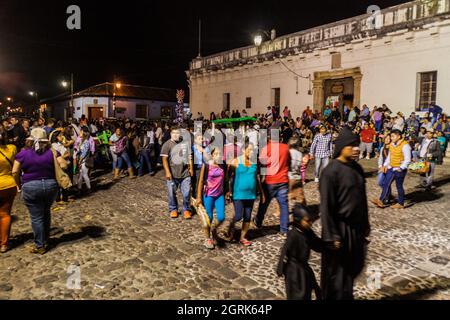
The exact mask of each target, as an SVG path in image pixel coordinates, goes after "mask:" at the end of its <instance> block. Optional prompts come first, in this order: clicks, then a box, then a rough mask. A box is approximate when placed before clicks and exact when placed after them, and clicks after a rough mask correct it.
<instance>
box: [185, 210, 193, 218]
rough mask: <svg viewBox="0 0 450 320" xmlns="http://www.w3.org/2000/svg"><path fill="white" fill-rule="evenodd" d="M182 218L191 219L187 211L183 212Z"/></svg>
mask: <svg viewBox="0 0 450 320" xmlns="http://www.w3.org/2000/svg"><path fill="white" fill-rule="evenodd" d="M183 216H184V218H185V219H192V213H190V212H189V211H185V212H184V213H183Z"/></svg>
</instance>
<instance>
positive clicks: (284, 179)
mask: <svg viewBox="0 0 450 320" xmlns="http://www.w3.org/2000/svg"><path fill="white" fill-rule="evenodd" d="M268 139H269V141H268V143H267V146H265V147H264V148H263V149H262V150H261V153H260V156H259V160H260V162H261V166H262V167H264V169H265V170H264V171H263V172H262V175H264V176H265V180H264V183H263V184H262V189H263V192H264V195H265V197H261V198H260V202H259V207H258V213H257V214H256V217H255V218H254V220H253V223H254V224H255V226H256V227H257V228H261V227H262V224H263V220H264V217H265V215H266V212H267V209H268V207H269V204H270V201H271V200H272V199H273V198H276V199H277V201H278V205H279V206H280V233H281V234H282V235H283V236H284V237H286V235H287V232H288V231H289V230H288V226H289V203H288V193H289V177H288V172H289V165H290V163H291V155H290V152H289V146H288V145H287V144H285V143H280V142H279V138H278V137H272V136H270V135H269V136H268Z"/></svg>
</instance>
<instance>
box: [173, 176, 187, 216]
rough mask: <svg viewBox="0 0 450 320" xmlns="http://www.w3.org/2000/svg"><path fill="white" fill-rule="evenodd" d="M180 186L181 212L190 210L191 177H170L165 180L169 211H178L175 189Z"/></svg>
mask: <svg viewBox="0 0 450 320" xmlns="http://www.w3.org/2000/svg"><path fill="white" fill-rule="evenodd" d="M178 187H180V190H181V194H182V195H183V212H184V211H191V210H190V207H191V206H190V200H191V199H190V195H191V177H187V178H184V179H172V180H170V181H167V189H168V195H169V211H170V212H172V211H178V201H177V189H178Z"/></svg>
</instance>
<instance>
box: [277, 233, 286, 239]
mask: <svg viewBox="0 0 450 320" xmlns="http://www.w3.org/2000/svg"><path fill="white" fill-rule="evenodd" d="M279 235H280V237H281V240H286V239H287V232H280V233H279Z"/></svg>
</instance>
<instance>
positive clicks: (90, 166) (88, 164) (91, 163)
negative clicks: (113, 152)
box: [84, 156, 94, 169]
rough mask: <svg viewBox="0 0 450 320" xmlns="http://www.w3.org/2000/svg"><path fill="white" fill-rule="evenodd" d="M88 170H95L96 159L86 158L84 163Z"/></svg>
mask: <svg viewBox="0 0 450 320" xmlns="http://www.w3.org/2000/svg"><path fill="white" fill-rule="evenodd" d="M84 164H85V166H86V168H88V169H94V157H92V156H88V157H87V158H86V161H85V162H84Z"/></svg>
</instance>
